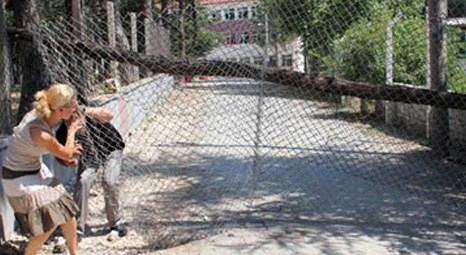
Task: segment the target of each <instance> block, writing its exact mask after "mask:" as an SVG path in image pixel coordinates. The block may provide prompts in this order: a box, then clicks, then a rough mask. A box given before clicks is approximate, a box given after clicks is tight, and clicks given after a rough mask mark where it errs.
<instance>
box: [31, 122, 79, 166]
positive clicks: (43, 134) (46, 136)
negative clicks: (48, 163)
mask: <svg viewBox="0 0 466 255" xmlns="http://www.w3.org/2000/svg"><path fill="white" fill-rule="evenodd" d="M70 131H71V132H70ZM30 132H31V139H32V141H33V142H34V143H35V144H36V145H37V146H39V147H41V148H44V149H46V150H47V151H48V152H50V153H51V154H53V155H54V156H56V157H58V158H61V159H63V160H65V161H72V160H73V156H74V155H79V154H81V150H82V147H81V145H79V144H75V142H74V134H75V133H76V130H68V136H67V138H66V144H65V145H64V146H63V145H61V144H60V143H59V142H58V141H57V139H56V138H55V137H54V136H53V135H52V134H50V133H49V132H47V131H44V130H42V129H40V128H31V131H30Z"/></svg>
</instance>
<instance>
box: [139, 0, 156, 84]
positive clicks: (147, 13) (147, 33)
mask: <svg viewBox="0 0 466 255" xmlns="http://www.w3.org/2000/svg"><path fill="white" fill-rule="evenodd" d="M141 7H142V9H141V12H142V13H143V14H144V15H143V19H144V20H143V24H144V34H143V41H144V44H143V45H144V47H143V48H144V49H143V51H144V52H145V53H146V54H147V55H150V54H151V53H152V48H151V45H152V25H153V24H154V18H153V13H152V0H142V5H141ZM140 71H141V73H142V76H143V77H147V76H150V75H151V73H150V71H149V70H146V69H141V70H140Z"/></svg>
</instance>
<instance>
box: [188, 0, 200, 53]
mask: <svg viewBox="0 0 466 255" xmlns="http://www.w3.org/2000/svg"><path fill="white" fill-rule="evenodd" d="M188 10H189V12H188V16H189V19H190V21H191V24H190V25H191V26H192V27H191V28H190V34H192V38H190V41H191V44H192V45H191V47H190V48H191V49H192V51H196V50H198V45H197V43H198V41H197V36H198V33H199V27H198V24H197V10H196V1H195V0H189V2H188ZM192 53H193V54H194V55H196V53H197V52H192Z"/></svg>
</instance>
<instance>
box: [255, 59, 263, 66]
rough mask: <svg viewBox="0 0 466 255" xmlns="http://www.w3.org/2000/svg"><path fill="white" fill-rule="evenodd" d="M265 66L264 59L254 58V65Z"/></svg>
mask: <svg viewBox="0 0 466 255" xmlns="http://www.w3.org/2000/svg"><path fill="white" fill-rule="evenodd" d="M263 64H264V58H263V57H254V65H258V66H259V65H263Z"/></svg>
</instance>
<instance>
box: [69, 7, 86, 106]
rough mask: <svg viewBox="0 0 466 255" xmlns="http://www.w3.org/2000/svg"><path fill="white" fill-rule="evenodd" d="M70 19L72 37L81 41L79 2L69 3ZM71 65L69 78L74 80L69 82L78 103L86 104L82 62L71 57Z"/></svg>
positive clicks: (78, 58)
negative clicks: (74, 89) (75, 93)
mask: <svg viewBox="0 0 466 255" xmlns="http://www.w3.org/2000/svg"><path fill="white" fill-rule="evenodd" d="M71 17H72V22H71V23H72V24H73V33H74V36H75V37H76V38H77V39H78V40H80V41H82V40H83V39H84V20H83V19H84V15H83V9H82V5H81V0H72V2H71ZM69 61H70V62H71V63H72V64H71V74H70V77H72V78H74V79H72V81H71V84H73V85H74V86H75V87H76V89H77V91H78V99H79V101H80V103H82V104H87V91H88V88H87V75H86V72H85V71H84V70H83V66H85V65H84V61H83V60H82V58H80V57H72V58H70V59H69Z"/></svg>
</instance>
